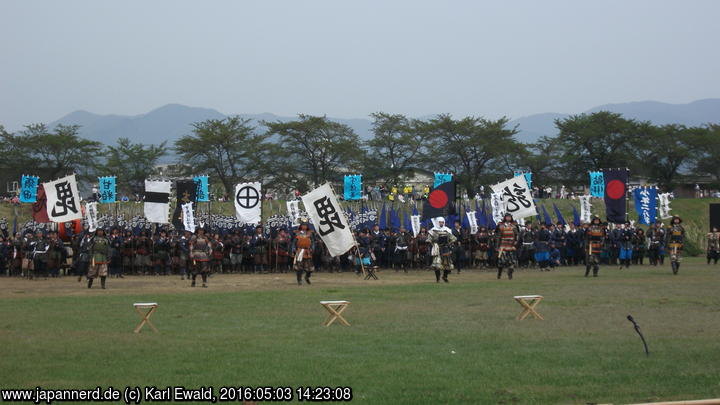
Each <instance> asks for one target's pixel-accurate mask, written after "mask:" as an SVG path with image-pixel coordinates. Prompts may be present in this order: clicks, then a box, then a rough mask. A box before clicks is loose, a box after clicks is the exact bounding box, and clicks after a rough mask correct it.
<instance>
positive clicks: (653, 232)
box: [647, 222, 665, 266]
mask: <svg viewBox="0 0 720 405" xmlns="http://www.w3.org/2000/svg"><path fill="white" fill-rule="evenodd" d="M647 239H648V259H650V264H651V265H653V266H657V265H658V264H663V258H664V256H665V255H664V248H665V229H663V226H662V223H660V222H656V223H655V226H654V227H653V228H650V229H648V232H647Z"/></svg>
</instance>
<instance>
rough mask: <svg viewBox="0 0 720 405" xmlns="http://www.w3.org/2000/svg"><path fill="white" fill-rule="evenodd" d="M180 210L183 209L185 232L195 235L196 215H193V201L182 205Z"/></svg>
mask: <svg viewBox="0 0 720 405" xmlns="http://www.w3.org/2000/svg"><path fill="white" fill-rule="evenodd" d="M180 208H182V214H183V226H184V227H185V230H186V231H190V232H192V233H195V214H194V213H193V203H192V201H190V202H189V203H186V204H183V205H181V206H180Z"/></svg>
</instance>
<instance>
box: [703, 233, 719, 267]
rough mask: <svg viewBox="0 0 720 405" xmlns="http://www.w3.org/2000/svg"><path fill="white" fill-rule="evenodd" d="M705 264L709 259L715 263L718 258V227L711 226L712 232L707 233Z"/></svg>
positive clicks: (708, 262)
mask: <svg viewBox="0 0 720 405" xmlns="http://www.w3.org/2000/svg"><path fill="white" fill-rule="evenodd" d="M706 254H707V264H710V261H714V264H717V262H718V258H720V232H718V229H717V228H715V227H713V229H712V232H710V233H708V234H707V251H706Z"/></svg>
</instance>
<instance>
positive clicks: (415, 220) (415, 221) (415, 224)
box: [410, 215, 421, 236]
mask: <svg viewBox="0 0 720 405" xmlns="http://www.w3.org/2000/svg"><path fill="white" fill-rule="evenodd" d="M410 224H411V226H412V231H413V236H418V234H419V233H420V226H421V225H420V215H412V216H410Z"/></svg>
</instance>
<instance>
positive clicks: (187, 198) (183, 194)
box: [172, 180, 197, 229]
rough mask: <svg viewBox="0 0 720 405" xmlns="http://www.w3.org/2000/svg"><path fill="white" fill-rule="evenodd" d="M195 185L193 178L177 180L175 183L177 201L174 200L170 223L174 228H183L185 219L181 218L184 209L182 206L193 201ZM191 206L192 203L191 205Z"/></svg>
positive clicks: (194, 199)
mask: <svg viewBox="0 0 720 405" xmlns="http://www.w3.org/2000/svg"><path fill="white" fill-rule="evenodd" d="M196 190H197V186H196V184H195V181H193V180H178V181H177V182H176V183H175V195H176V197H177V201H176V202H175V211H174V212H173V219H172V223H173V225H174V226H175V228H177V229H180V228H184V226H185V221H184V220H183V213H184V210H183V208H182V206H183V205H184V204H187V203H191V202H195V201H197V200H196V194H195V192H196ZM191 207H192V205H191Z"/></svg>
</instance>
